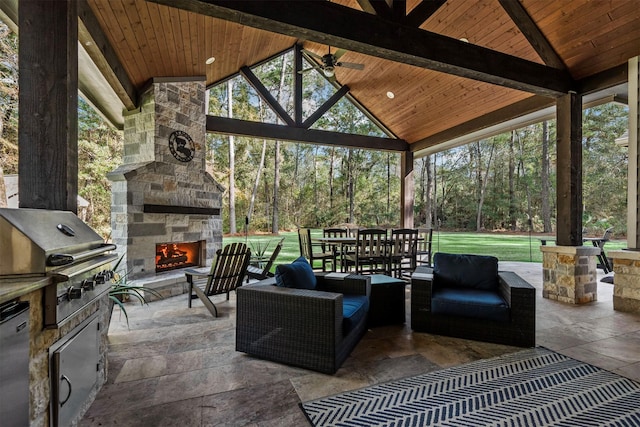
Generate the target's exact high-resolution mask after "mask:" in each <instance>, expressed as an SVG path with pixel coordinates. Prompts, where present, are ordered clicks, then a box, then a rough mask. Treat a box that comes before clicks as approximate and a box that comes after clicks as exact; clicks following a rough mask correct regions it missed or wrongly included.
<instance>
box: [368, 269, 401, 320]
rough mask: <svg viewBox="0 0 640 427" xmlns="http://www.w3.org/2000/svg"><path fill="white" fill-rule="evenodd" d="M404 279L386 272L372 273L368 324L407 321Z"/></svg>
mask: <svg viewBox="0 0 640 427" xmlns="http://www.w3.org/2000/svg"><path fill="white" fill-rule="evenodd" d="M406 284H407V282H405V281H404V280H401V279H396V278H395V277H390V276H386V275H384V274H372V275H371V298H370V301H369V322H368V326H383V325H394V324H402V323H405V292H404V287H405V285H406Z"/></svg>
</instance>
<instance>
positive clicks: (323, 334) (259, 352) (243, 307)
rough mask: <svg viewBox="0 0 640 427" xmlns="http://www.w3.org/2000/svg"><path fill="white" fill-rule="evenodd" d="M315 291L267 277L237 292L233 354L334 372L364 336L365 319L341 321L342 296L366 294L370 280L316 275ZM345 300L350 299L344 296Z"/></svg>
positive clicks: (368, 290)
mask: <svg viewBox="0 0 640 427" xmlns="http://www.w3.org/2000/svg"><path fill="white" fill-rule="evenodd" d="M315 277H316V280H317V285H316V288H315V289H314V290H310V289H296V288H289V287H281V286H276V278H275V277H274V278H269V279H265V280H263V281H260V282H257V283H255V284H250V285H245V286H242V287H240V288H238V289H237V310H236V313H237V322H236V350H237V351H241V352H244V353H247V354H249V355H251V356H256V357H259V358H263V359H268V360H272V361H275V362H280V363H284V364H287V365H293V366H299V367H302V368H307V369H311V370H314V371H319V372H324V373H328V374H333V373H335V372H336V371H337V370H338V368H340V366H341V365H342V363H343V362H344V361H345V359H346V358H347V357H348V356H349V354H350V353H351V350H353V348H354V347H355V346H356V344H358V342H359V341H360V338H362V336H363V335H364V333H365V331H366V325H367V315H366V313H364V316H359V317H358V318H357V319H355V320H354V321H353V322H351V323H350V322H349V321H348V320H347V319H345V318H343V302H344V301H345V298H344V295H366V296H367V298H366V302H367V307H365V309H366V310H367V311H368V296H369V295H370V290H371V278H370V277H365V276H358V275H346V274H340V273H315ZM347 300H349V298H347Z"/></svg>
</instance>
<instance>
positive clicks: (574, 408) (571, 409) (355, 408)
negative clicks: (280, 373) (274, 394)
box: [301, 347, 640, 427]
mask: <svg viewBox="0 0 640 427" xmlns="http://www.w3.org/2000/svg"><path fill="white" fill-rule="evenodd" d="M301 407H302V410H303V411H304V413H305V414H306V416H307V419H308V420H309V421H310V422H311V424H312V425H313V426H316V427H320V426H358V427H362V426H469V427H477V426H536V427H538V426H576V427H586V426H598V427H600V426H640V383H638V382H636V381H632V380H630V379H627V378H624V377H621V376H619V375H616V374H614V373H611V372H608V371H606V370H603V369H600V368H597V367H595V366H592V365H589V364H587V363H583V362H579V361H577V360H574V359H571V358H569V357H566V356H563V355H561V354H558V353H555V352H553V351H551V350H548V349H546V348H542V347H537V348H533V349H528V350H523V351H519V352H516V353H512V354H508V355H504V356H500V357H496V358H492V359H486V360H479V361H476V362H472V363H468V364H466V365H462V366H456V367H453V368H447V369H442V370H439V371H434V372H430V373H427V374H423V375H419V376H416V377H411V378H405V379H402V380H398V381H392V382H388V383H383V384H377V385H374V386H371V387H367V388H363V389H360V390H354V391H350V392H346V393H341V394H338V395H335V396H330V397H325V398H321V399H317V400H313V401H309V402H305V403H302V404H301Z"/></svg>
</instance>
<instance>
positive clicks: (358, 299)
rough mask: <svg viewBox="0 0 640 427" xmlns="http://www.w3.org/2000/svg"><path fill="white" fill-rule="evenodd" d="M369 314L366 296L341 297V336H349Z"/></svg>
mask: <svg viewBox="0 0 640 427" xmlns="http://www.w3.org/2000/svg"><path fill="white" fill-rule="evenodd" d="M368 312H369V298H368V297H367V296H366V295H342V334H343V335H344V336H347V335H349V332H351V331H352V330H353V329H354V328H355V327H356V326H357V325H358V324H359V323H360V322H361V321H363V319H364V318H365V317H366V315H367V313H368Z"/></svg>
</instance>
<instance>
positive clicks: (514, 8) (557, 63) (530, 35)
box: [498, 0, 567, 69]
mask: <svg viewBox="0 0 640 427" xmlns="http://www.w3.org/2000/svg"><path fill="white" fill-rule="evenodd" d="M498 1H499V2H500V5H501V6H502V8H503V9H504V10H505V12H507V14H508V15H509V16H510V17H511V20H512V21H513V22H514V24H516V26H517V27H518V28H519V29H520V31H522V34H523V35H524V36H525V37H526V38H527V40H528V41H529V43H530V44H531V46H532V47H533V48H534V49H535V51H536V52H538V55H540V58H542V60H543V61H544V63H545V64H547V65H548V66H550V67H553V68H559V69H566V68H567V67H566V65H565V63H564V61H563V60H562V58H560V56H559V55H558V53H557V52H556V51H555V49H554V48H553V46H551V43H549V40H547V38H546V37H545V36H544V34H542V32H541V31H540V28H538V26H537V25H536V23H535V22H533V19H531V16H529V14H528V13H527V11H526V10H525V9H524V7H523V6H522V4H521V3H520V2H519V1H518V0H498Z"/></svg>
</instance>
